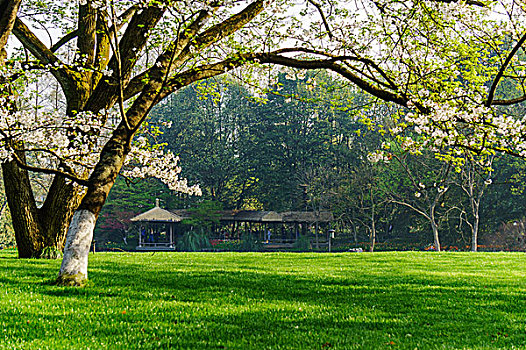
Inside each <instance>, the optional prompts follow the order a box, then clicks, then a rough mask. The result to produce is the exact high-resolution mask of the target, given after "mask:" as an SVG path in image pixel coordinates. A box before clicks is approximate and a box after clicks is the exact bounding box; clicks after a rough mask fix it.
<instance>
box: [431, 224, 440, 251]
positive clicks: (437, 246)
mask: <svg viewBox="0 0 526 350" xmlns="http://www.w3.org/2000/svg"><path fill="white" fill-rule="evenodd" d="M431 229H432V231H433V243H434V245H435V250H436V251H437V252H439V251H440V239H439V237H438V226H437V224H436V223H435V221H434V220H432V221H431Z"/></svg>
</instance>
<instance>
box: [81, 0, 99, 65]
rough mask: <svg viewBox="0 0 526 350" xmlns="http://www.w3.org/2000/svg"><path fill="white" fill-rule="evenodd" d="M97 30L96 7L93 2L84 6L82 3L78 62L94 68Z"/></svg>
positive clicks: (87, 2) (91, 0)
mask: <svg viewBox="0 0 526 350" xmlns="http://www.w3.org/2000/svg"><path fill="white" fill-rule="evenodd" d="M96 29H97V10H96V9H95V7H94V4H93V0H88V1H86V3H85V4H84V5H83V4H82V2H80V5H79V15H78V21H77V31H78V36H77V49H78V53H79V57H77V60H78V61H79V62H81V64H82V65H87V66H88V67H93V64H94V60H95V47H96Z"/></svg>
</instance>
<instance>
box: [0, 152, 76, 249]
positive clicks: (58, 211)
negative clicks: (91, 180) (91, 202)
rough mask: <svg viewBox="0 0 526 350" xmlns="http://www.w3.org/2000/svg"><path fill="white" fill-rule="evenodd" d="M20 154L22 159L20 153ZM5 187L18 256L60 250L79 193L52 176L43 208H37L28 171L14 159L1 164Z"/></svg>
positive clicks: (21, 155)
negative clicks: (45, 250)
mask: <svg viewBox="0 0 526 350" xmlns="http://www.w3.org/2000/svg"><path fill="white" fill-rule="evenodd" d="M19 157H21V158H22V159H23V154H20V155H19ZM2 174H3V178H4V186H5V192H6V197H7V202H8V205H9V210H10V212H11V220H12V222H13V229H14V231H15V240H16V244H17V247H18V257H19V258H40V257H45V256H43V255H42V252H43V251H44V249H46V248H51V249H52V250H56V251H62V250H63V249H64V241H65V239H66V233H67V229H68V226H69V223H70V221H71V218H72V216H73V213H74V211H75V209H76V208H77V206H78V204H79V202H80V199H81V198H82V192H81V191H80V187H79V186H77V185H74V184H73V183H69V184H68V183H67V182H66V180H65V179H64V178H62V177H58V176H57V177H55V179H54V180H53V183H52V185H51V187H50V189H49V192H48V195H47V198H46V201H45V203H44V205H43V206H42V208H40V209H39V208H37V205H36V202H35V198H34V194H33V190H32V187H31V182H30V179H29V174H28V172H27V171H25V170H23V169H21V168H20V167H18V166H17V164H16V163H15V162H9V163H5V164H2Z"/></svg>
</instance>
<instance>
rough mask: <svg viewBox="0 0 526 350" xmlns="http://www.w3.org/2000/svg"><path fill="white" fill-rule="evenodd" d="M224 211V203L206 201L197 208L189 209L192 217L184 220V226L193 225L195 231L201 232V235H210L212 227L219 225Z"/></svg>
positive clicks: (198, 204)
mask: <svg viewBox="0 0 526 350" xmlns="http://www.w3.org/2000/svg"><path fill="white" fill-rule="evenodd" d="M222 209H223V204H222V203H220V202H217V201H211V200H204V201H202V202H199V203H197V206H196V207H194V208H190V209H188V211H189V212H190V215H191V216H192V217H191V218H190V219H186V220H184V221H183V224H187V225H191V226H193V227H194V229H198V230H200V231H201V234H203V235H206V234H208V233H210V231H211V229H212V225H214V224H216V225H217V224H219V218H220V217H221V210H222Z"/></svg>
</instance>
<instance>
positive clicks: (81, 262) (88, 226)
mask: <svg viewBox="0 0 526 350" xmlns="http://www.w3.org/2000/svg"><path fill="white" fill-rule="evenodd" d="M96 221H97V218H96V216H95V214H93V213H92V212H90V211H89V210H86V209H81V210H77V211H76V212H75V214H74V215H73V219H72V220H71V224H70V225H69V229H68V234H67V237H66V246H65V248H64V258H63V260H62V265H61V266H60V272H59V276H58V282H59V284H61V285H75V286H78V285H83V284H84V283H85V281H86V280H87V279H88V255H89V249H90V245H91V240H92V239H93V229H94V228H95V223H96Z"/></svg>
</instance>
